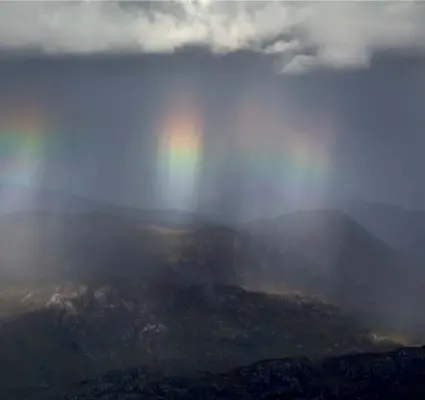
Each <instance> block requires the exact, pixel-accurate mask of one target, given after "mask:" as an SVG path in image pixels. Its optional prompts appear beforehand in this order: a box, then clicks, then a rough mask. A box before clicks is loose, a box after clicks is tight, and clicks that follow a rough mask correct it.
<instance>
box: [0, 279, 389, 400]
mask: <svg viewBox="0 0 425 400" xmlns="http://www.w3.org/2000/svg"><path fill="white" fill-rule="evenodd" d="M6 300H7V301H8V302H9V307H10V305H11V303H13V304H17V306H20V313H18V312H16V313H15V314H14V316H9V317H4V318H3V319H2V320H1V329H0V346H1V349H0V363H1V364H2V365H7V366H8V367H7V369H6V370H5V371H3V372H2V374H1V377H0V388H1V390H0V393H1V394H2V395H3V396H5V397H7V398H8V399H21V398H22V397H21V396H23V394H24V393H29V394H33V393H36V392H38V390H40V388H41V389H43V388H44V387H51V388H58V387H59V388H60V387H64V385H68V384H70V383H72V382H73V381H76V380H80V379H84V378H85V377H87V376H90V375H94V374H99V373H105V372H106V371H108V370H112V369H120V368H127V367H130V366H134V365H144V366H146V367H150V368H153V367H156V368H160V369H161V370H163V371H168V372H170V373H177V372H178V373H183V372H185V373H188V374H192V373H194V372H195V371H197V370H199V369H205V370H209V371H223V370H225V369H227V368H229V367H236V366H238V365H244V364H247V363H252V362H255V361H257V360H259V359H264V358H271V357H284V356H300V355H308V356H311V357H314V358H317V357H323V356H325V355H330V354H344V353H347V352H356V351H368V350H372V349H380V348H382V344H385V343H387V346H393V344H392V343H391V341H389V340H387V341H385V340H384V341H377V340H376V337H374V336H373V335H371V333H370V332H369V331H368V330H367V329H365V328H363V327H362V326H361V325H359V324H358V323H357V322H356V321H355V320H353V319H351V318H349V317H347V316H344V315H343V314H342V313H341V312H340V311H339V310H338V309H337V308H336V307H333V306H331V305H327V304H325V303H323V302H320V301H318V300H316V299H314V298H305V297H301V296H294V295H286V296H276V295H266V294H262V293H254V292H248V291H245V290H242V289H240V288H237V287H232V286H215V287H213V288H211V287H208V286H196V287H195V286H189V287H182V286H180V285H177V286H176V285H161V286H147V285H145V284H143V282H133V284H132V285H130V283H129V282H127V283H126V285H125V286H123V285H122V284H120V283H117V284H116V285H114V286H102V285H99V286H97V287H95V286H84V285H74V284H70V283H69V284H67V285H62V286H61V287H54V286H53V287H49V286H44V287H39V288H38V290H33V291H32V292H23V293H18V292H15V293H13V296H12V295H9V296H8V298H7V299H2V301H3V302H4V301H6ZM17 311H19V310H17ZM37 388H38V390H37Z"/></svg>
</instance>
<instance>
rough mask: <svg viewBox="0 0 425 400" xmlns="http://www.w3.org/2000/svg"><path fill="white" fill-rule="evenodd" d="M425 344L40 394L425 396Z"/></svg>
mask: <svg viewBox="0 0 425 400" xmlns="http://www.w3.org/2000/svg"><path fill="white" fill-rule="evenodd" d="M424 378H425V348H423V347H422V348H414V347H410V348H409V347H408V348H400V349H397V350H394V351H390V352H387V353H380V354H374V353H369V354H357V355H346V356H341V357H337V358H329V359H325V360H324V361H321V362H312V361H310V360H309V359H308V358H287V359H273V360H266V361H261V362H258V363H256V364H252V365H248V366H246V367H243V368H238V369H235V370H232V371H230V372H228V373H224V374H216V375H214V374H197V375H194V376H192V377H190V378H178V377H166V376H163V377H161V376H158V374H155V373H153V372H151V371H149V370H146V369H144V368H137V369H132V370H128V371H117V372H111V373H109V374H108V375H105V376H101V377H99V378H97V379H93V380H87V381H85V382H84V383H81V384H80V385H79V386H75V387H73V388H72V389H71V388H70V389H69V391H68V393H63V394H55V395H52V396H46V397H40V399H43V400H44V399H52V398H55V399H64V400H65V399H68V400H70V399H73V400H88V399H94V398H95V399H99V400H106V399H111V398H113V399H117V400H121V399H135V400H137V399H179V400H180V399H181V400H183V399H184V400H190V399H193V400H195V399H201V398H202V399H211V400H212V399H223V400H225V399H229V400H230V399H232V400H233V399H267V400H278V399H279V400H281V399H285V400H298V399H305V400H313V399H314V400H316V399H319V398H320V399H325V400H336V399H338V400H377V399H385V400H404V399H406V398H408V399H412V400H419V399H423V398H424V396H425V379H424Z"/></svg>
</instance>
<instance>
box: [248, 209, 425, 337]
mask: <svg viewBox="0 0 425 400" xmlns="http://www.w3.org/2000/svg"><path fill="white" fill-rule="evenodd" d="M247 229H248V231H249V232H250V233H251V234H252V235H254V236H255V237H257V238H258V241H259V243H261V246H262V250H261V252H260V254H261V257H263V265H266V266H267V267H266V268H264V270H263V272H262V273H263V277H264V278H263V281H264V280H269V282H270V284H271V285H274V286H275V287H276V288H277V289H279V285H280V284H281V283H282V284H283V287H285V286H288V285H289V287H291V288H294V287H297V288H298V289H300V290H306V291H307V292H313V293H316V294H320V295H324V296H325V297H326V298H328V299H330V300H331V301H334V302H336V303H337V304H339V305H341V306H342V307H344V308H345V309H348V310H351V311H353V312H355V314H356V315H358V316H360V317H362V318H367V319H368V320H369V321H371V322H372V321H373V322H376V323H382V324H384V325H385V324H386V323H387V322H388V323H390V324H391V322H392V323H393V326H396V325H403V326H405V327H408V326H409V325H410V328H413V327H414V325H416V324H417V325H420V324H422V322H419V321H418V320H419V316H418V315H417V313H416V311H415V310H416V309H417V306H418V304H424V296H423V290H422V282H424V281H425V269H424V268H423V266H422V265H421V264H418V262H417V261H416V260H415V259H413V258H410V257H408V256H406V255H405V254H403V253H401V252H399V251H398V250H396V249H394V248H392V247H390V246H389V245H388V244H387V243H385V242H384V241H382V240H380V239H378V238H376V237H374V236H373V235H371V234H370V233H369V232H368V231H367V230H366V229H365V228H363V227H362V226H361V225H359V224H358V223H357V222H355V221H353V220H352V219H351V218H350V217H348V216H347V215H345V214H343V213H341V212H338V211H326V210H324V211H300V212H295V213H293V214H289V215H285V216H283V217H281V218H277V219H274V220H266V221H260V222H257V223H255V224H252V225H249V226H248V227H247ZM416 327H417V326H416ZM416 327H415V328H416ZM421 329H422V328H421Z"/></svg>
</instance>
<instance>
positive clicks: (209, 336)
mask: <svg viewBox="0 0 425 400" xmlns="http://www.w3.org/2000/svg"><path fill="white" fill-rule="evenodd" d="M142 214H143V213H142ZM138 215H139V214H138ZM149 217H150V219H145V220H144V219H143V218H138V217H132V216H130V215H129V214H127V215H124V214H114V213H112V212H100V211H96V212H85V213H78V214H72V213H65V212H64V213H59V212H56V213H54V212H48V211H43V210H38V211H21V212H19V213H13V214H8V215H5V216H3V217H2V218H0V278H1V279H0V318H1V319H0V345H1V346H2V349H1V351H0V363H1V364H2V365H8V370H7V372H5V373H4V374H3V375H2V378H1V379H2V380H3V381H2V382H0V386H3V387H6V386H7V387H8V390H7V395H6V394H5V396H6V397H7V398H10V399H13V398H17V399H20V398H25V397H24V394H25V393H26V392H27V391H28V393H35V391H38V390H42V389H43V388H46V387H63V386H64V385H68V384H70V383H72V381H75V380H78V379H84V378H85V377H87V376H89V375H92V374H99V373H105V372H106V371H108V370H114V369H122V368H127V367H131V366H135V365H141V364H142V365H144V366H146V367H158V368H160V369H161V370H164V369H166V370H170V371H179V372H182V371H185V370H186V371H187V372H188V373H190V372H191V371H192V372H193V371H194V370H195V369H198V368H203V369H207V370H210V371H221V370H223V369H224V368H228V367H229V366H235V367H236V366H238V365H242V364H247V363H251V362H255V361H257V360H259V359H262V358H270V357H285V356H290V355H291V356H292V355H294V356H297V355H309V356H311V357H313V358H317V357H322V356H325V355H327V354H343V353H347V352H358V351H368V350H373V349H377V348H381V342H385V343H387V342H388V345H392V344H391V341H390V340H385V339H382V338H381V337H380V335H379V334H378V333H377V332H380V331H383V332H393V331H395V332H396V333H399V334H405V333H406V332H407V333H408V334H409V335H410V334H412V333H415V334H417V335H420V334H423V333H424V332H425V330H424V329H423V325H421V324H423V322H424V321H423V318H422V319H421V318H420V317H419V316H418V312H417V310H418V309H421V308H420V304H421V302H423V297H422V296H423V295H422V291H421V286H420V284H421V281H420V279H419V278H420V276H418V275H415V276H414V275H413V273H412V274H410V273H407V272H408V271H410V269H411V270H412V271H416V272H417V271H419V269H418V268H416V267H415V268H413V267H412V265H413V264H411V262H412V263H413V261H411V260H409V259H408V258H406V256H405V255H404V254H403V253H401V252H399V251H398V250H396V249H393V248H392V247H391V246H389V245H388V244H386V243H385V242H383V241H381V240H379V239H377V238H376V237H374V236H373V235H371V234H370V233H369V232H368V231H367V230H366V229H364V228H363V227H362V226H360V225H359V224H358V223H356V222H354V221H353V220H352V219H351V218H350V217H348V216H347V215H345V214H343V213H341V212H337V211H326V210H325V211H303V212H297V213H293V214H290V215H286V216H282V217H279V218H274V219H269V220H263V221H257V222H255V223H252V224H244V225H241V226H238V227H236V228H235V227H234V228H231V227H228V226H224V225H220V224H217V223H214V222H208V221H207V220H206V219H203V218H198V219H196V220H195V221H190V222H186V223H185V224H175V223H174V221H171V222H168V223H165V220H169V218H168V216H167V215H166V218H165V219H164V218H162V217H161V216H160V218H159V222H158V223H156V221H155V220H154V219H155V214H151V215H149ZM294 291H299V293H294ZM271 292H278V293H275V294H273V293H271ZM421 337H423V336H421ZM14 377H15V378H14ZM5 391H6V389H5ZM24 392H25V393H24ZM25 395H26V394H25Z"/></svg>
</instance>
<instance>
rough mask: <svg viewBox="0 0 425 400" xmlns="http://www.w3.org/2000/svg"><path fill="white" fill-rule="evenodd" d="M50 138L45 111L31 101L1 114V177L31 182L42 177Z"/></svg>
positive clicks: (16, 181) (21, 182) (15, 181)
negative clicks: (40, 174)
mask: <svg viewBox="0 0 425 400" xmlns="http://www.w3.org/2000/svg"><path fill="white" fill-rule="evenodd" d="M49 140H50V134H49V130H48V124H47V119H46V117H45V113H44V112H43V110H42V109H41V108H40V107H38V106H34V105H33V104H31V106H29V105H25V106H23V105H19V106H18V107H16V106H15V107H14V108H13V109H7V110H3V113H2V114H1V115H0V178H1V179H2V180H7V181H12V182H14V183H19V184H26V185H31V184H33V183H34V181H35V180H37V179H38V177H39V173H40V169H41V167H42V164H43V161H44V156H45V150H46V145H47V143H48V142H49Z"/></svg>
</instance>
